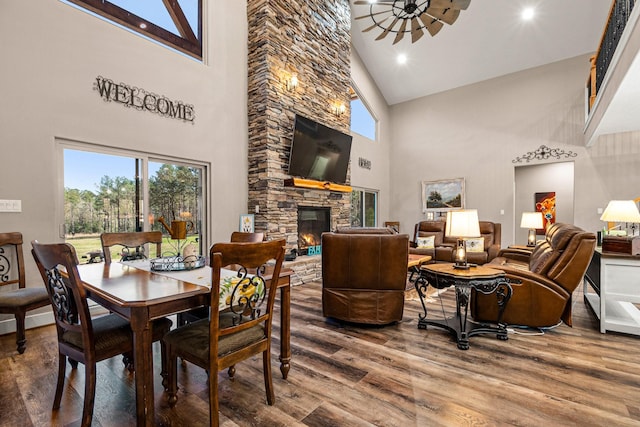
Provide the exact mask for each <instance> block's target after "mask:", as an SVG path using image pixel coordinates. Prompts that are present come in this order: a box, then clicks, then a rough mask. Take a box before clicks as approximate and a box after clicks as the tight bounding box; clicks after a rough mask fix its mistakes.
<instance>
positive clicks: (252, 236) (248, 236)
mask: <svg viewBox="0 0 640 427" xmlns="http://www.w3.org/2000/svg"><path fill="white" fill-rule="evenodd" d="M263 240H264V233H262V232H257V233H247V232H245V231H234V232H232V233H231V241H232V242H262V241H263Z"/></svg>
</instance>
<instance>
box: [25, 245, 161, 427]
mask: <svg viewBox="0 0 640 427" xmlns="http://www.w3.org/2000/svg"><path fill="white" fill-rule="evenodd" d="M31 246H32V247H33V249H32V251H31V253H32V254H33V258H34V260H35V261H36V265H37V266H38V270H39V271H40V275H41V276H42V280H43V282H44V285H45V288H46V290H47V292H48V295H49V299H50V302H51V307H52V308H53V315H54V318H55V321H56V331H57V334H58V382H57V385H56V394H55V397H54V399H53V409H54V410H56V409H58V408H60V401H61V399H62V391H63V388H64V380H65V373H66V366H67V363H66V362H67V358H69V362H70V363H71V366H72V367H74V368H75V367H76V366H77V364H78V362H79V363H82V364H84V366H85V385H84V405H83V409H82V426H89V425H91V419H92V417H93V404H94V400H95V390H96V363H97V362H100V361H102V360H105V359H109V358H111V357H114V356H116V355H119V354H122V353H127V354H132V351H133V333H132V331H131V325H130V324H129V322H128V321H127V320H125V319H123V318H121V317H120V316H118V315H116V314H106V315H104V316H99V317H95V318H92V317H91V315H90V313H89V306H88V304H87V297H86V292H85V289H84V286H83V284H82V280H81V279H80V274H79V273H78V267H77V266H78V257H77V255H76V251H75V249H74V248H73V246H71V245H69V244H67V243H54V244H41V243H38V242H37V241H33V242H31ZM60 267H62V269H64V271H65V272H66V273H65V274H64V275H63V274H61V273H60ZM170 328H171V321H170V320H169V319H166V318H160V319H156V320H154V322H153V324H152V325H151V329H152V336H153V338H152V339H153V340H154V341H157V340H158V339H159V338H160V337H161V336H164V335H165V334H166V333H167V332H168V330H169V329H170ZM165 360H166V359H163V364H164V363H165V362H164V361H165ZM163 371H166V365H165V366H163ZM163 374H165V376H166V373H165V372H163Z"/></svg>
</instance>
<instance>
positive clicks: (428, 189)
mask: <svg viewBox="0 0 640 427" xmlns="http://www.w3.org/2000/svg"><path fill="white" fill-rule="evenodd" d="M462 208H464V178H456V179H443V180H440V181H422V212H427V211H450V210H454V209H462Z"/></svg>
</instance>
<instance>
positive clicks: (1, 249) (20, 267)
mask: <svg viewBox="0 0 640 427" xmlns="http://www.w3.org/2000/svg"><path fill="white" fill-rule="evenodd" d="M16 284H17V288H15V285H16ZM11 285H13V287H12V286H11ZM5 286H6V288H5ZM0 288H3V290H0V313H2V314H13V315H14V316H15V318H16V345H17V349H18V353H20V354H22V353H24V350H25V349H26V347H27V345H26V343H27V338H26V332H25V317H26V315H27V311H29V310H34V309H36V308H40V307H44V306H46V305H48V304H49V294H48V293H47V290H46V289H44V288H43V287H31V288H27V287H26V279H25V272H24V255H23V253H22V233H18V232H11V233H0ZM9 288H12V289H9ZM5 289H6V290H5Z"/></svg>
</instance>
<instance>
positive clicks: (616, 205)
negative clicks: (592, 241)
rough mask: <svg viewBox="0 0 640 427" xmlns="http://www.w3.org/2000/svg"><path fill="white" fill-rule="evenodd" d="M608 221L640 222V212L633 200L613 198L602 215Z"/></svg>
mask: <svg viewBox="0 0 640 427" xmlns="http://www.w3.org/2000/svg"><path fill="white" fill-rule="evenodd" d="M600 220H601V221H608V222H640V212H638V206H636V204H635V202H634V201H633V200H611V201H610V202H609V204H608V205H607V208H606V209H605V210H604V213H603V214H602V216H601V217H600Z"/></svg>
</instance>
